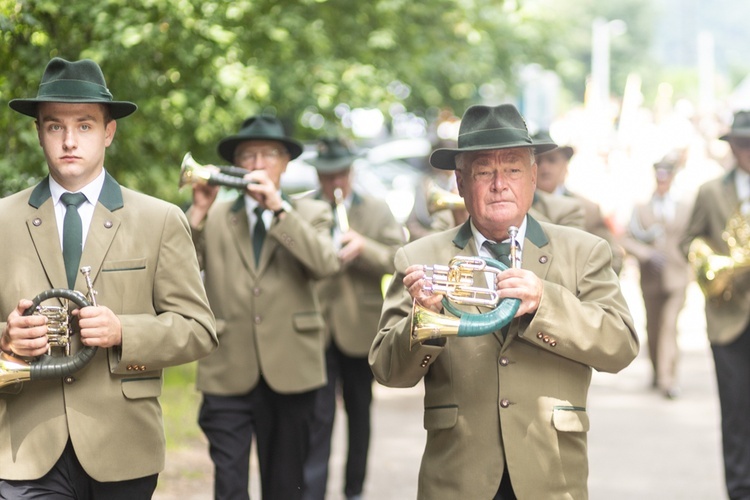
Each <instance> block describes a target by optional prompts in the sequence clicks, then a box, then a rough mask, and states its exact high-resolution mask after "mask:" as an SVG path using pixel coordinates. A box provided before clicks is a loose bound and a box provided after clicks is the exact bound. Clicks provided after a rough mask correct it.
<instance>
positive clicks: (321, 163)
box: [307, 155, 362, 174]
mask: <svg viewBox="0 0 750 500" xmlns="http://www.w3.org/2000/svg"><path fill="white" fill-rule="evenodd" d="M361 157H362V155H349V156H342V157H341V158H334V159H327V158H310V159H309V160H307V163H309V164H310V165H312V166H313V167H315V170H317V171H318V172H320V173H321V174H333V173H335V172H341V171H342V170H346V169H347V168H350V167H351V166H352V163H354V160H356V159H357V158H361Z"/></svg>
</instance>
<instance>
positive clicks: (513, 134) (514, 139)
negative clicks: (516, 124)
mask: <svg viewBox="0 0 750 500" xmlns="http://www.w3.org/2000/svg"><path fill="white" fill-rule="evenodd" d="M514 143H521V144H514ZM511 144H514V146H515V147H525V146H524V144H528V145H529V146H532V145H533V144H532V142H531V138H530V137H529V133H528V131H526V130H523V129H519V128H493V129H487V130H477V131H475V132H466V133H465V134H461V135H459V136H458V147H459V149H464V148H476V147H481V146H487V147H488V148H496V147H508V146H509V145H511Z"/></svg>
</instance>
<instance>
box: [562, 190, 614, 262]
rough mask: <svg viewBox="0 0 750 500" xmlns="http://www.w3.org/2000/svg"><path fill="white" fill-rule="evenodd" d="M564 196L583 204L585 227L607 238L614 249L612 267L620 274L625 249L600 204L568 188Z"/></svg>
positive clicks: (592, 232) (590, 231)
mask: <svg viewBox="0 0 750 500" xmlns="http://www.w3.org/2000/svg"><path fill="white" fill-rule="evenodd" d="M564 196H567V197H568V198H571V199H573V200H576V201H577V202H578V203H580V204H581V206H582V207H583V214H584V223H583V229H585V230H586V231H588V232H589V233H591V234H594V235H596V236H598V237H600V238H602V239H604V240H606V241H607V243H609V247H610V248H611V249H612V269H614V270H615V273H616V274H620V271H621V270H622V258H623V249H622V247H621V246H620V245H619V244H618V243H617V239H616V238H615V235H614V234H612V231H610V229H609V227H608V226H607V223H606V222H605V220H604V216H603V215H602V210H601V208H599V205H597V204H596V203H594V202H593V201H591V200H589V199H588V198H584V197H583V196H581V195H580V194H576V193H573V192H571V191H568V190H565V192H564Z"/></svg>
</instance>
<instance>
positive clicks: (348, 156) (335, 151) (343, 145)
mask: <svg viewBox="0 0 750 500" xmlns="http://www.w3.org/2000/svg"><path fill="white" fill-rule="evenodd" d="M317 147H318V155H317V156H316V157H315V158H312V159H310V160H307V163H309V164H310V165H313V166H314V167H315V169H316V170H317V171H318V172H320V173H321V174H333V173H336V172H341V171H342V170H345V169H347V168H349V167H351V165H352V162H353V161H354V160H356V159H357V158H359V157H360V156H361V154H359V153H356V152H354V151H353V148H352V147H351V146H350V145H349V144H348V142H346V141H345V140H343V139H342V138H340V137H328V138H323V139H320V141H318V146H317Z"/></svg>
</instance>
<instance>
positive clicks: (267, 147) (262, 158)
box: [234, 140, 289, 187]
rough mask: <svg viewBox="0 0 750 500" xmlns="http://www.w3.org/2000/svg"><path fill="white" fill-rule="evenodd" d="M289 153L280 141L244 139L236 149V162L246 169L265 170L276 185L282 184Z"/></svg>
mask: <svg viewBox="0 0 750 500" xmlns="http://www.w3.org/2000/svg"><path fill="white" fill-rule="evenodd" d="M288 163H289V153H288V152H287V150H286V147H285V146H284V144H283V143H281V142H279V141H261V140H257V141H256V140H250V141H244V142H241V143H240V144H238V145H237V148H236V149H235V150H234V164H235V165H237V166H238V167H242V168H244V169H245V170H249V171H251V172H252V171H253V170H265V171H266V173H267V174H268V177H269V178H270V179H271V181H273V183H274V184H275V185H276V187H279V186H280V185H281V174H283V173H284V172H285V171H286V166H287V164H288Z"/></svg>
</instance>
